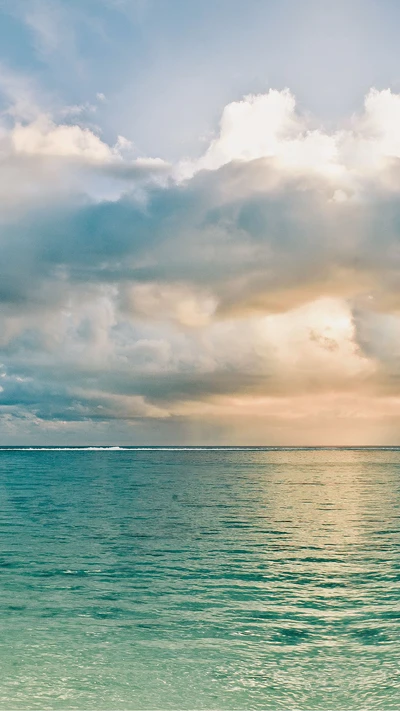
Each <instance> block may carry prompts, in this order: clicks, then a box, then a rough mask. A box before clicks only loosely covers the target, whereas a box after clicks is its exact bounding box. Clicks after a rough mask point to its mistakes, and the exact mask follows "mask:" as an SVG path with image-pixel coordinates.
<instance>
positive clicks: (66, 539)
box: [0, 449, 400, 710]
mask: <svg viewBox="0 0 400 711" xmlns="http://www.w3.org/2000/svg"><path fill="white" fill-rule="evenodd" d="M0 502H1V503H0V541H1V548H0V565H1V567H0V573H1V577H0V630H1V634H0V708H1V709H10V708H13V709H31V708H32V709H36V708H37V709H164V708H165V709H336V710H339V709H399V708H400V664H399V662H400V547H399V544H400V523H399V515H400V508H399V506H400V450H286V451H285V450H274V451H271V450H269V451H265V450H242V451H240V450H214V451H213V450H201V451H190V450H185V451H182V450H181V451H176V450H175V451H171V450H170V451H168V450H161V449H158V450H147V451H146V450H142V451H133V450H130V451H127V450H125V451H123V450H119V451H95V450H93V451H82V450H80V451H79V450H78V451H76V450H75V451H55V450H50V451H49V450H48V451H21V450H20V451H15V450H14V451H5V450H0Z"/></svg>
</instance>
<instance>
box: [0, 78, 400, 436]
mask: <svg viewBox="0 0 400 711" xmlns="http://www.w3.org/2000/svg"><path fill="white" fill-rule="evenodd" d="M9 83H10V82H9ZM3 84H4V81H3ZM14 93H15V92H14ZM14 93H13V92H9V95H10V96H11V99H10V104H9V106H8V108H7V110H6V111H5V112H4V113H3V121H2V125H1V126H0V149H1V165H0V200H1V204H2V211H1V214H0V223H1V237H0V304H1V308H0V349H1V353H0V362H1V373H0V374H1V388H2V390H1V406H0V413H1V418H2V420H1V421H2V432H3V439H6V438H7V437H9V436H11V435H12V436H16V435H15V432H16V431H17V429H16V428H19V431H20V432H26V433H30V432H31V431H32V432H33V431H34V432H37V433H38V434H36V435H35V437H37V438H39V440H40V437H42V441H43V440H44V439H45V438H46V437H48V436H49V432H50V430H51V432H52V433H53V434H52V436H53V437H58V438H59V441H61V440H62V439H63V438H64V437H65V436H69V435H68V433H69V432H72V435H71V436H75V435H76V433H77V432H81V433H82V432H83V433H84V437H86V439H87V440H90V438H91V437H93V436H97V435H94V434H93V433H95V432H97V429H96V428H100V430H99V431H104V427H107V426H110V427H111V431H112V432H113V436H115V437H117V438H118V432H119V431H120V432H122V431H124V432H126V431H129V432H132V433H133V434H132V437H135V434H134V432H135V431H136V432H140V437H147V439H148V441H151V439H152V438H153V435H154V433H156V435H154V438H155V439H156V440H157V441H164V440H168V441H171V439H172V440H175V441H179V438H181V437H185V438H186V439H187V438H189V439H190V440H193V441H194V440H196V441H197V440H199V441H203V440H204V438H205V439H206V440H209V439H210V438H212V437H214V438H215V440H216V441H236V440H237V439H238V438H240V437H243V436H244V437H245V440H246V441H250V440H251V441H254V439H255V438H258V440H259V441H265V442H268V441H280V442H291V441H292V442H295V441H299V438H300V440H302V441H307V442H308V441H311V440H314V441H316V440H318V441H321V440H322V441H328V440H329V441H331V440H333V439H334V438H335V437H336V438H337V437H339V439H341V438H342V439H343V437H344V438H346V436H347V434H346V436H345V434H343V435H342V434H340V433H341V432H343V433H347V432H348V423H349V422H352V423H353V430H352V435H351V436H352V437H353V438H355V439H356V440H357V439H358V440H359V439H360V438H361V439H362V440H363V441H364V440H365V439H367V440H368V441H369V438H370V437H373V438H375V440H377V439H379V441H381V440H384V441H387V440H388V441H391V439H392V438H393V437H394V436H395V435H394V434H393V433H394V432H395V430H396V426H397V423H398V418H399V416H400V388H399V373H400V371H399V358H400V336H399V333H400V330H399V326H400V316H399V308H400V292H399V283H400V280H399V266H400V248H399V245H400V242H399V239H400V207H399V193H400V163H399V159H400V129H399V126H400V96H399V95H396V94H393V93H392V92H391V91H389V90H385V91H377V90H374V89H373V90H371V91H370V92H369V94H368V95H367V97H366V99H365V104H364V108H363V110H362V111H360V113H359V114H358V115H355V116H352V117H350V118H349V120H348V121H347V123H346V125H343V126H341V127H339V128H338V130H336V131H334V132H328V131H327V130H325V129H324V128H323V127H322V126H319V125H318V124H317V123H316V121H315V120H314V119H313V118H312V117H310V116H307V115H304V114H301V113H299V112H298V111H297V110H296V104H295V99H294V97H293V95H292V94H291V93H290V92H289V91H288V90H285V91H273V90H271V91H269V92H268V93H266V94H263V95H256V96H253V95H251V96H247V97H245V98H244V99H243V100H242V101H239V102H234V103H232V104H229V105H228V106H226V107H225V109H224V111H223V114H222V117H221V121H220V126H219V130H218V131H217V132H216V135H215V137H214V138H213V139H212V140H211V141H210V143H209V146H208V148H207V149H206V150H205V151H204V154H203V155H202V156H201V157H200V158H199V159H196V160H189V159H187V158H186V159H182V161H180V162H179V163H177V164H176V165H173V166H171V165H168V164H167V163H165V162H164V161H163V160H161V159H157V158H146V157H143V156H140V157H139V156H138V154H137V153H136V150H135V147H134V146H133V145H132V144H130V143H129V142H128V141H126V139H124V138H123V137H119V138H117V140H116V141H115V143H114V145H112V146H111V145H108V143H107V142H105V141H104V140H103V138H102V136H101V133H100V132H99V130H98V129H97V128H96V126H94V125H91V124H88V123H85V122H84V121H83V119H82V121H79V122H78V121H77V117H79V118H82V113H81V112H80V111H78V108H79V107H75V108H74V110H71V109H68V110H65V111H61V112H60V111H59V112H58V114H57V113H54V114H51V113H49V112H48V111H43V110H40V109H39V108H35V109H34V111H33V112H32V111H31V112H27V111H26V108H25V107H26V103H25V102H21V101H19V102H17V101H15V100H14V99H12V97H13V96H14ZM101 100H103V99H101ZM99 101H100V99H99ZM21 106H22V108H21ZM340 422H342V423H343V427H342V430H341V429H340ZM354 423H355V424H354ZM357 423H358V424H357ZM102 427H103V430H101V428H102ZM118 427H120V430H118ZM126 427H129V428H130V429H128V430H126V429H124V428H126ZM135 427H136V430H135ZM24 428H25V429H24ZM30 428H31V429H30ZM32 428H33V429H32ZM113 428H114V429H113ZM146 428H147V429H146ZM332 428H335V430H334V431H335V434H334V435H332V432H331V430H332ZM10 433H11V434H10ZM13 433H14V434H13ZM54 433H55V434H54ZM163 433H164V434H163ZM243 433H244V435H243ZM299 433H300V434H299ZM365 433H366V434H365ZM32 436H33V435H32ZM125 436H130V435H124V437H125Z"/></svg>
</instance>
